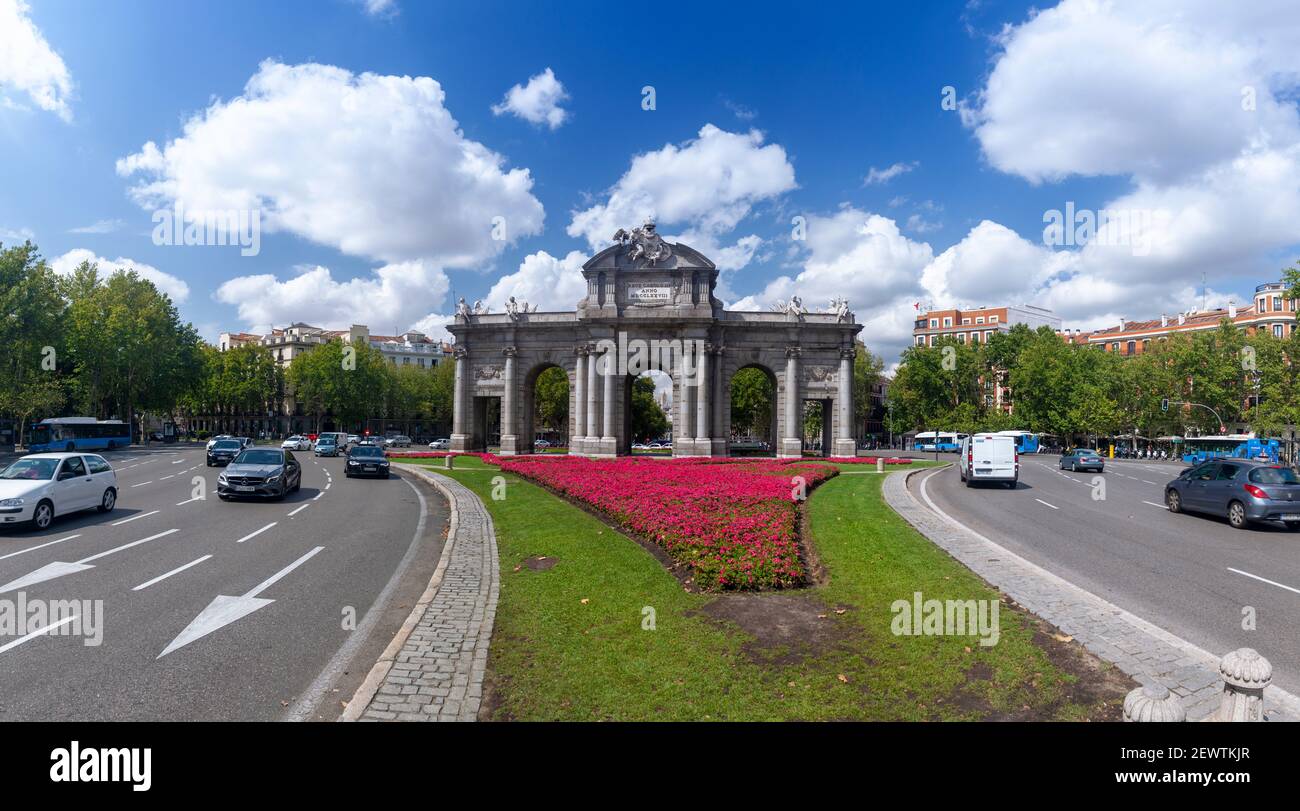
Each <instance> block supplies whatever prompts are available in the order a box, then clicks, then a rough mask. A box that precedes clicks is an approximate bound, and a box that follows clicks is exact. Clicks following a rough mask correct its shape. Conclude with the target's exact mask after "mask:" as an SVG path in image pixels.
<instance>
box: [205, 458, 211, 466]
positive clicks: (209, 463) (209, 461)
mask: <svg viewBox="0 0 1300 811" xmlns="http://www.w3.org/2000/svg"><path fill="white" fill-rule="evenodd" d="M206 464H207V466H208V467H212V460H211V459H209V460H208V461H207V463H206Z"/></svg>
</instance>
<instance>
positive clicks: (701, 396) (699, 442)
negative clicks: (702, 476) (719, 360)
mask: <svg viewBox="0 0 1300 811" xmlns="http://www.w3.org/2000/svg"><path fill="white" fill-rule="evenodd" d="M696 346H697V347H699V349H700V357H699V362H698V363H696V365H695V381H696V385H697V389H696V392H695V399H696V403H695V452H696V453H698V454H700V455H702V456H707V455H708V454H709V452H710V448H709V421H710V420H709V409H710V407H711V392H710V389H711V388H712V386H711V385H710V384H711V383H712V382H713V381H712V378H711V377H710V376H709V370H710V365H709V353H710V352H712V351H713V346H712V345H711V344H696Z"/></svg>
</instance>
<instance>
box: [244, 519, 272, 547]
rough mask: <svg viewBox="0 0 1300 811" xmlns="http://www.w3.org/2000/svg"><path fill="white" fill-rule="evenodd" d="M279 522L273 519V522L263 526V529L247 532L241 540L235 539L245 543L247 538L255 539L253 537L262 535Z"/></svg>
mask: <svg viewBox="0 0 1300 811" xmlns="http://www.w3.org/2000/svg"><path fill="white" fill-rule="evenodd" d="M278 523H279V522H278V521H272V522H271V523H269V524H267V525H266V526H264V527H262V528H261V529H259V530H257V531H256V532H250V533H249V534H247V535H245V536H244V537H242V538H240V539H239V540H237V541H235V543H243V542H244V541H247V540H251V539H253V538H256V537H257V536H258V535H261V534H262V533H263V532H266V531H267V530H268V529H270V528H271V527H273V526H275V525H276V524H278Z"/></svg>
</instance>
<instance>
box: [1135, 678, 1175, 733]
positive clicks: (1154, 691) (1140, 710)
mask: <svg viewBox="0 0 1300 811" xmlns="http://www.w3.org/2000/svg"><path fill="white" fill-rule="evenodd" d="M1124 720H1125V721H1130V722H1137V723H1146V722H1179V721H1186V720H1187V711H1186V710H1184V709H1183V704H1182V702H1181V701H1179V700H1178V696H1176V695H1173V694H1172V693H1170V692H1169V688H1168V687H1165V686H1163V685H1159V684H1149V685H1147V686H1146V687H1137V688H1134V689H1133V690H1132V691H1131V692H1129V694H1128V695H1127V696H1126V697H1125V698H1124Z"/></svg>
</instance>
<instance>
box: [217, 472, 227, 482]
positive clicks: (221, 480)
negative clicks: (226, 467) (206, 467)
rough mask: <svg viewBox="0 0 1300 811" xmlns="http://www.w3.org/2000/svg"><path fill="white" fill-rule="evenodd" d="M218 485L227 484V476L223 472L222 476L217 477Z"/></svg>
mask: <svg viewBox="0 0 1300 811" xmlns="http://www.w3.org/2000/svg"><path fill="white" fill-rule="evenodd" d="M217 483H218V484H225V483H226V474H225V473H224V472H223V473H222V474H221V475H220V476H218V477H217Z"/></svg>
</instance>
